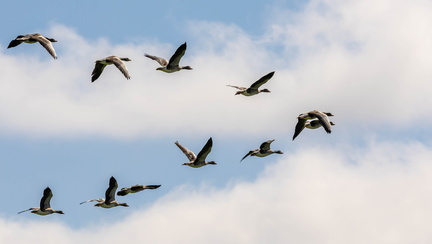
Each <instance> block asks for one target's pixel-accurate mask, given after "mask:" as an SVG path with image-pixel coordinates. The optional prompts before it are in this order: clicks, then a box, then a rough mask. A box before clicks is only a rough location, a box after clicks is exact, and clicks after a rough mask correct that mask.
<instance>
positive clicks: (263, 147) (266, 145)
mask: <svg viewBox="0 0 432 244" xmlns="http://www.w3.org/2000/svg"><path fill="white" fill-rule="evenodd" d="M273 141H274V139H273V140H268V141H265V142H263V143H262V144H261V146H260V150H261V151H268V150H270V144H271V143H272V142H273Z"/></svg>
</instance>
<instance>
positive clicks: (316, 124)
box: [305, 119, 335, 129]
mask: <svg viewBox="0 0 432 244" xmlns="http://www.w3.org/2000/svg"><path fill="white" fill-rule="evenodd" d="M330 125H331V126H333V125H335V123H333V122H331V121H330ZM321 126H322V124H321V122H320V120H319V119H314V120H308V121H306V124H305V128H308V129H318V128H320V127H321Z"/></svg>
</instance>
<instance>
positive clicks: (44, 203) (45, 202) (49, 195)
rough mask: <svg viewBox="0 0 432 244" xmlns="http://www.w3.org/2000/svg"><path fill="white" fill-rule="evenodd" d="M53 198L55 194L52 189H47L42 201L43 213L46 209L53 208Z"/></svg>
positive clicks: (41, 208)
mask: <svg viewBox="0 0 432 244" xmlns="http://www.w3.org/2000/svg"><path fill="white" fill-rule="evenodd" d="M52 196H53V194H52V191H51V189H50V188H49V187H47V188H45V190H44V192H43V197H42V199H41V201H40V210H41V211H45V209H47V208H51V206H50V201H51V198H52Z"/></svg>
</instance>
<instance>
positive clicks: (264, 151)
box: [240, 139, 283, 162]
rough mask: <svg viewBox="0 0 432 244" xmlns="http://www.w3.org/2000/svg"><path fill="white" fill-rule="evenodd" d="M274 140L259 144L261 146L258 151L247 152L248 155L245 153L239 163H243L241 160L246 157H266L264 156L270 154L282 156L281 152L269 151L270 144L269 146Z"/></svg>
mask: <svg viewBox="0 0 432 244" xmlns="http://www.w3.org/2000/svg"><path fill="white" fill-rule="evenodd" d="M274 140H275V139H273V140H268V141H265V142H263V143H262V144H261V146H260V148H259V149H254V150H250V151H249V152H248V153H247V154H246V155H245V156H244V157H243V158H242V159H241V160H240V162H241V161H243V159H245V158H247V157H248V156H257V157H266V156H268V155H270V154H273V153H277V154H283V152H282V151H280V150H276V151H274V150H272V149H270V144H271V143H272V142H273V141H274Z"/></svg>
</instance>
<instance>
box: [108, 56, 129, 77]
mask: <svg viewBox="0 0 432 244" xmlns="http://www.w3.org/2000/svg"><path fill="white" fill-rule="evenodd" d="M112 62H113V64H114V65H115V66H116V67H117V68H118V69H119V70H120V71H121V72H122V73H123V75H124V77H126V79H128V80H129V79H130V75H129V71H128V69H127V68H126V64H125V63H124V62H123V61H122V60H121V59H120V58H118V57H114V58H113V59H112Z"/></svg>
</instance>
